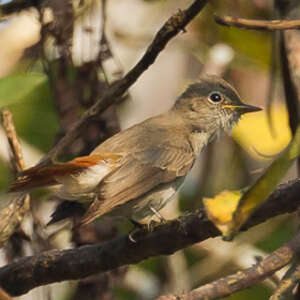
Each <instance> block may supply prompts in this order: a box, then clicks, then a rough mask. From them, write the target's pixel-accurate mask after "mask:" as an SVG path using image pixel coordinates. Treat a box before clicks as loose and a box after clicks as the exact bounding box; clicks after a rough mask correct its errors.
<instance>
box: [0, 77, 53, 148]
mask: <svg viewBox="0 0 300 300" xmlns="http://www.w3.org/2000/svg"><path fill="white" fill-rule="evenodd" d="M25 78H26V79H25ZM10 79H11V80H12V82H11V81H10ZM22 80H24V83H23V85H22V84H21V83H20V81H22ZM4 82H5V83H7V87H5V88H4V90H5V89H6V90H9V89H11V91H10V93H8V94H7V95H10V97H8V98H7V99H8V101H10V103H14V104H12V105H9V108H10V109H11V111H12V113H13V116H14V120H15V124H16V127H17V130H18V134H19V135H20V137H22V138H24V139H25V140H26V141H28V142H29V143H30V144H32V145H34V146H35V147H37V148H39V149H40V150H43V151H47V150H49V149H50V147H51V146H52V145H53V140H54V135H55V133H56V132H57V130H58V128H59V126H58V118H57V116H56V112H55V109H54V105H53V101H52V92H51V90H50V88H49V85H48V81H47V80H46V77H45V76H42V75H31V74H27V75H24V74H23V75H20V76H17V75H15V76H13V77H7V78H6V80H5V81H4ZM4 82H3V86H5V84H4ZM0 84H1V82H0ZM14 85H15V89H13V86H14ZM0 90H1V87H0ZM0 97H1V93H0ZM0 99H1V98H0ZM1 101H2V99H1ZM6 105H7V104H6Z"/></svg>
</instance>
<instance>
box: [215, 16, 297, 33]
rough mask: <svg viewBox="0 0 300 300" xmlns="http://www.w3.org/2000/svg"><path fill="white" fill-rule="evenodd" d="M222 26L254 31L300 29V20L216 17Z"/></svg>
mask: <svg viewBox="0 0 300 300" xmlns="http://www.w3.org/2000/svg"><path fill="white" fill-rule="evenodd" d="M215 20H216V22H217V23H218V24H220V25H225V26H233V27H238V28H243V29H254V30H288V29H300V20H271V21H267V20H249V19H243V18H237V17H230V16H215Z"/></svg>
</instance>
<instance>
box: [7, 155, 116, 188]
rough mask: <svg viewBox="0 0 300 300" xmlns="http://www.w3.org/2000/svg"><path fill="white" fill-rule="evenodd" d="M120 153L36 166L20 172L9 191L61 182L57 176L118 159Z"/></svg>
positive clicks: (76, 172)
mask: <svg viewBox="0 0 300 300" xmlns="http://www.w3.org/2000/svg"><path fill="white" fill-rule="evenodd" d="M120 157H121V156H120V155H117V154H102V155H89V156H81V157H77V158H75V159H73V160H71V161H68V162H66V163H57V164H52V165H49V166H45V167H40V166H35V167H32V168H29V169H27V170H25V171H24V172H22V173H20V174H19V176H18V177H17V179H16V180H15V182H13V183H12V185H11V186H10V188H9V192H22V191H27V190H30V189H33V188H37V187H43V186H49V185H55V184H59V182H58V181H57V178H59V177H63V176H67V175H74V174H78V173H80V172H81V171H83V170H84V169H86V168H88V167H90V166H93V165H95V164H97V163H99V161H101V160H103V161H105V160H111V161H118V160H119V159H120Z"/></svg>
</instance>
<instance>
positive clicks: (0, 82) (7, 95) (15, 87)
mask: <svg viewBox="0 0 300 300" xmlns="http://www.w3.org/2000/svg"><path fill="white" fill-rule="evenodd" d="M46 80H47V77H46V76H45V75H44V74H39V73H36V74H34V73H29V74H14V75H11V76H7V77H5V78H1V79H0V108H2V107H3V106H9V105H12V104H15V103H18V102H19V101H22V100H23V99H25V98H26V97H27V96H28V95H29V94H30V93H31V92H32V91H33V90H34V89H35V88H37V87H38V86H40V85H41V84H43V83H45V82H46Z"/></svg>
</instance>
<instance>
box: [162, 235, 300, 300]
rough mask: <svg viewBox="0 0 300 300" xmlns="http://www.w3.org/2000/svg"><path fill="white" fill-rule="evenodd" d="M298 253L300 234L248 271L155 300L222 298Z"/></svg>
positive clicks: (273, 269) (256, 281)
mask: <svg viewBox="0 0 300 300" xmlns="http://www.w3.org/2000/svg"><path fill="white" fill-rule="evenodd" d="M299 253H300V232H298V233H297V235H296V236H295V237H294V238H293V239H291V240H290V241H289V242H287V243H286V244H285V245H283V246H282V247H280V248H279V249H277V250H275V251H274V252H273V253H271V254H270V255H269V256H267V257H266V258H265V259H263V260H262V261H260V262H258V263H257V264H255V265H254V266H252V267H250V268H248V269H245V270H242V271H238V272H237V273H235V274H232V275H229V276H227V277H224V278H220V279H218V280H215V281H213V282H211V283H208V284H205V285H203V286H201V287H200V288H197V289H195V290H193V291H191V292H188V293H184V294H181V295H176V296H175V295H165V296H161V297H159V298H157V300H176V299H181V300H187V299H197V300H201V299H203V300H204V299H205V300H209V299H217V298H223V297H226V296H229V295H231V294H233V293H235V292H238V291H240V290H242V289H246V288H248V287H250V286H252V285H253V284H255V283H258V282H260V281H262V280H264V279H266V278H268V277H270V276H271V275H272V274H274V273H275V272H276V271H278V270H280V269H281V268H283V267H284V266H285V265H287V264H288V263H289V262H290V261H291V260H292V259H293V258H294V257H295V256H296V255H298V254H299Z"/></svg>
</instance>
